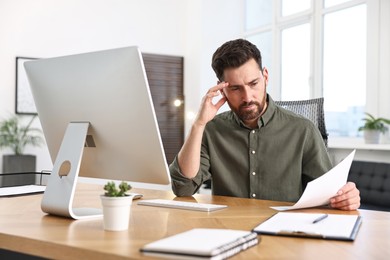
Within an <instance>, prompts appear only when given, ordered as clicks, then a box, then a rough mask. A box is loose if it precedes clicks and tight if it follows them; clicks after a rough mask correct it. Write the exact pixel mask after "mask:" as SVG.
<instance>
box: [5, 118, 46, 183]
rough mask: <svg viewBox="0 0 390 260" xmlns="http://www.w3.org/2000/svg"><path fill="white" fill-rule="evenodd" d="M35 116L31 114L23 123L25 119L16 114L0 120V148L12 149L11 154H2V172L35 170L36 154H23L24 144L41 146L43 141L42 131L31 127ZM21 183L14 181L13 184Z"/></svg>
mask: <svg viewBox="0 0 390 260" xmlns="http://www.w3.org/2000/svg"><path fill="white" fill-rule="evenodd" d="M36 117H37V116H36V115H35V116H33V117H32V118H31V119H30V120H29V121H28V122H27V124H23V121H25V120H22V117H21V116H17V115H14V116H11V117H10V118H8V119H4V120H3V121H1V122H0V149H9V150H11V151H12V154H3V171H2V172H3V173H23V172H24V173H25V172H35V171H36V166H35V165H36V156H35V155H27V154H24V150H25V148H26V146H29V145H30V146H41V145H42V144H43V143H44V141H43V137H42V131H41V130H40V129H39V128H35V127H32V123H33V121H34V120H35V118H36ZM26 176H27V175H26ZM29 177H31V178H33V182H35V176H33V175H30V176H29ZM25 181H26V180H23V181H22V182H25ZM23 184H24V183H22V184H18V183H14V184H13V185H23ZM26 184H28V183H26Z"/></svg>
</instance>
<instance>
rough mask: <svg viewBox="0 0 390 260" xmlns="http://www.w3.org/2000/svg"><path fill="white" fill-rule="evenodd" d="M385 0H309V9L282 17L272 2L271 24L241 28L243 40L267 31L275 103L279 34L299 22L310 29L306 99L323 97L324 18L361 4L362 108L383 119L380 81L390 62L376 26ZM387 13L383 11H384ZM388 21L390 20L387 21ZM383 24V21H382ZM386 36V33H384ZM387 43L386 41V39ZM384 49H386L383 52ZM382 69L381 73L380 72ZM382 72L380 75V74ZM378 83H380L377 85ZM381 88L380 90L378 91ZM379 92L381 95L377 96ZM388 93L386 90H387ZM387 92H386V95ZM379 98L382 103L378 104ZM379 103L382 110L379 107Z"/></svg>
mask: <svg viewBox="0 0 390 260" xmlns="http://www.w3.org/2000/svg"><path fill="white" fill-rule="evenodd" d="M384 1H385V0H350V1H348V2H345V3H341V4H338V5H334V6H331V7H327V8H325V4H324V1H323V0H322V1H319V0H311V6H310V8H309V9H308V10H305V11H302V12H299V13H296V14H293V15H289V16H285V17H283V16H282V15H281V13H282V8H281V5H282V0H277V1H272V5H273V6H272V10H273V15H272V21H271V24H269V25H265V26H261V27H258V28H254V29H252V30H246V29H245V28H244V33H243V36H244V38H247V37H250V36H254V35H256V34H259V33H263V32H268V31H270V32H271V35H272V46H273V49H272V54H271V64H270V65H268V67H269V71H270V76H269V84H270V86H272V88H269V89H268V91H269V93H270V94H271V95H272V97H273V98H274V99H275V100H280V98H281V88H282V86H281V83H282V82H281V39H282V37H281V35H282V31H283V30H284V29H286V28H289V27H293V26H296V25H299V24H303V23H309V24H310V28H311V35H310V39H311V43H310V93H309V97H310V98H318V97H323V87H324V86H323V76H322V75H323V58H324V57H323V49H324V44H323V38H324V16H325V15H327V14H330V13H333V12H337V11H340V10H344V9H346V8H352V7H354V6H357V5H362V4H365V5H366V8H367V49H366V55H367V58H366V62H367V66H366V67H367V69H366V77H367V80H366V105H365V111H370V113H372V114H375V115H383V116H386V113H390V112H387V111H385V109H386V106H384V108H383V104H384V102H385V99H384V98H383V92H384V91H383V90H382V89H384V87H383V84H384V83H389V82H388V81H389V80H388V79H387V78H386V79H384V80H383V77H384V76H383V74H384V73H385V66H384V65H390V61H388V60H383V59H381V57H380V52H382V51H389V49H388V47H385V46H383V45H384V44H383V42H382V43H381V41H383V39H381V38H380V35H382V34H383V33H384V32H383V31H384V30H388V29H389V26H388V27H386V28H385V29H384V28H383V26H382V28H381V27H380V24H381V23H380V22H381V19H382V20H383V19H384V17H385V16H386V15H388V13H384V12H386V11H381V8H380V7H381V5H382V6H383V5H384V4H385V3H384ZM386 10H387V9H386ZM389 20H390V19H389ZM382 24H383V21H382ZM385 33H386V32H385ZM389 37H390V33H387V35H386V37H385V40H386V39H389ZM387 41H389V40H387ZM385 48H386V49H385ZM381 69H382V71H381ZM381 72H382V73H381ZM381 81H382V82H381ZM381 85H382V88H381ZM381 92H382V95H381ZM388 92H390V91H388ZM388 92H387V93H388ZM381 99H382V100H383V101H382V102H380V101H381ZM381 104H382V107H381Z"/></svg>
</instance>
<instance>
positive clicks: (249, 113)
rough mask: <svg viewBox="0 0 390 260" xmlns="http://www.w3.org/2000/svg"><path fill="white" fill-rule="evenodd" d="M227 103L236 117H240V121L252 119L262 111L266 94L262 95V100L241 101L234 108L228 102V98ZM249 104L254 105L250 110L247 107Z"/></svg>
mask: <svg viewBox="0 0 390 260" xmlns="http://www.w3.org/2000/svg"><path fill="white" fill-rule="evenodd" d="M227 103H228V105H229V107H230V109H231V110H232V111H233V112H234V113H235V114H236V115H237V116H238V118H240V119H241V121H248V120H254V119H258V118H259V117H260V116H261V115H262V114H263V113H264V111H263V110H264V108H265V107H266V103H267V95H265V96H264V99H263V101H262V102H257V101H250V102H243V103H241V104H240V106H239V107H238V108H234V107H233V106H232V105H231V104H230V102H229V100H227ZM251 105H254V107H253V108H252V109H251V110H248V109H247V107H248V106H251Z"/></svg>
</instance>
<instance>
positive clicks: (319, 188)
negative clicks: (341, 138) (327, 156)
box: [271, 150, 356, 211]
mask: <svg viewBox="0 0 390 260" xmlns="http://www.w3.org/2000/svg"><path fill="white" fill-rule="evenodd" d="M355 151H356V150H353V151H352V152H351V153H350V154H349V155H348V156H347V157H346V158H345V159H344V160H343V161H341V162H340V163H339V164H338V165H336V166H335V167H333V168H332V169H331V170H329V171H328V172H327V173H325V174H324V175H322V176H320V177H318V178H317V179H315V180H312V181H311V182H309V183H308V184H307V186H306V189H305V191H304V192H303V194H302V196H301V198H300V199H299V200H298V202H297V203H295V204H294V205H293V206H281V207H271V208H273V209H276V210H279V211H283V210H292V209H301V208H311V207H317V206H322V205H327V204H329V202H330V198H332V197H334V196H335V195H336V193H337V192H338V191H339V190H340V188H341V187H343V186H344V185H345V184H346V183H347V179H348V173H349V169H350V168H351V164H352V161H353V158H354V156H355Z"/></svg>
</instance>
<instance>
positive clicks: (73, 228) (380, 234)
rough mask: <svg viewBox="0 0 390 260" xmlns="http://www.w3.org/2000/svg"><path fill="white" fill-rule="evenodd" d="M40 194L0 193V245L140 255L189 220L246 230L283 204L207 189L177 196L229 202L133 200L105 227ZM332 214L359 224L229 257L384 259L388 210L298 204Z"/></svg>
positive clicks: (93, 196) (163, 194)
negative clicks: (353, 229)
mask: <svg viewBox="0 0 390 260" xmlns="http://www.w3.org/2000/svg"><path fill="white" fill-rule="evenodd" d="M134 191H137V192H142V193H143V194H144V198H145V199H152V198H163V199H174V198H175V196H174V195H173V193H171V192H167V191H155V190H139V189H138V190H137V189H134ZM101 193H102V187H101V186H99V185H90V184H88V185H86V184H79V186H78V187H77V191H76V196H75V206H84V207H88V206H93V207H101V206H100V198H99V194H101ZM41 198H42V195H32V196H23V197H13V198H0V209H1V213H0V248H2V249H7V250H12V251H17V252H22V253H25V254H31V255H38V256H42V257H47V258H51V259H94V260H95V259H124V258H146V257H145V256H144V255H142V253H140V252H139V249H140V248H141V247H142V246H143V245H144V244H146V243H149V242H152V241H155V240H157V239H160V238H163V237H166V236H170V235H173V234H176V233H179V232H183V231H186V230H189V229H191V228H195V227H206V228H230V229H242V230H251V229H252V228H254V227H255V226H256V225H257V224H259V223H260V222H262V221H264V220H265V219H267V218H268V217H270V216H271V215H272V214H274V213H276V211H274V210H273V209H270V208H269V206H270V205H272V206H275V205H285V203H278V202H271V201H262V200H254V199H241V198H231V197H221V196H210V195H204V194H203V195H195V196H194V197H186V198H177V199H179V200H186V201H195V200H196V201H198V202H202V203H216V204H227V205H228V206H229V207H228V208H227V209H223V210H220V211H216V212H212V213H205V212H196V211H187V210H178V209H167V208H157V207H149V206H141V205H137V201H134V203H133V206H132V213H131V214H132V215H131V219H130V227H129V230H128V231H123V232H107V231H104V230H103V227H102V219H100V218H99V219H94V220H77V221H74V220H70V219H65V218H59V217H55V216H50V215H46V214H44V213H43V212H42V211H41V209H40V203H41ZM301 211H305V212H328V213H334V214H360V215H362V216H363V224H362V226H361V227H360V231H359V233H358V235H357V238H356V240H355V241H354V242H345V241H331V240H321V239H308V238H292V237H278V236H265V235H262V236H261V242H260V244H259V245H258V246H256V247H253V248H250V249H249V250H246V251H244V252H241V253H240V254H238V255H236V256H235V257H234V259H254V258H256V259H270V258H278V259H286V258H289V259H291V258H295V259H316V260H318V259H343V260H346V259H384V258H386V257H389V256H390V243H389V237H390V213H388V212H379V211H367V210H359V211H352V212H345V211H338V210H331V209H326V208H323V209H310V210H301Z"/></svg>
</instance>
